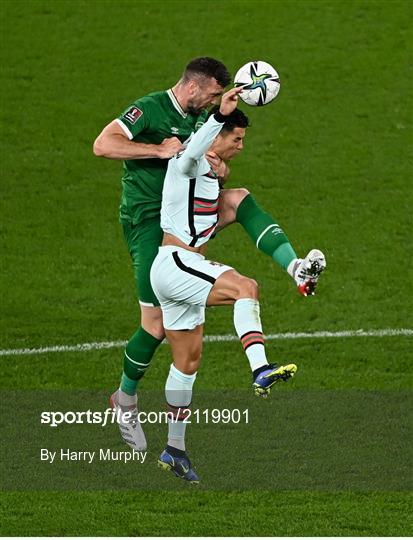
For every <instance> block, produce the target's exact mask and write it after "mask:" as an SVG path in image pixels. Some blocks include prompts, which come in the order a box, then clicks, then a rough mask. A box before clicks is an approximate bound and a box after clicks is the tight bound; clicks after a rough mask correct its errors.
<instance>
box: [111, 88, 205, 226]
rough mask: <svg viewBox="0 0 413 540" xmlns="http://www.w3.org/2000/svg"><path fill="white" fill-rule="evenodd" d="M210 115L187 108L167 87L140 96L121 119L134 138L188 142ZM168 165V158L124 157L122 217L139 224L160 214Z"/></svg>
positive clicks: (146, 141)
mask: <svg viewBox="0 0 413 540" xmlns="http://www.w3.org/2000/svg"><path fill="white" fill-rule="evenodd" d="M206 116H207V113H206V112H202V113H201V114H199V115H193V114H190V113H186V112H184V111H183V110H182V108H181V106H180V105H179V103H178V101H177V99H176V98H175V96H174V94H173V92H172V90H167V91H164V92H154V93H152V94H149V95H147V96H144V97H142V98H139V99H137V100H136V101H135V102H134V103H133V104H132V105H131V106H130V107H128V108H127V109H126V111H125V112H124V113H123V114H122V115H121V116H119V118H117V122H118V124H119V125H120V126H121V128H122V129H123V131H124V132H125V134H126V135H127V137H128V138H129V139H130V140H133V141H135V142H139V143H146V144H161V142H162V141H163V140H164V139H165V138H169V137H178V139H179V140H180V141H181V142H184V141H185V140H186V139H188V137H189V136H190V135H191V133H193V132H194V131H196V130H197V129H199V127H201V125H202V124H203V123H204V121H205V119H206ZM167 166H168V160H167V159H131V160H126V161H124V174H123V177H122V188H123V189H122V199H121V205H120V217H121V219H124V220H127V221H129V222H131V223H132V224H133V225H137V224H138V223H141V222H142V221H143V220H144V219H147V218H153V217H159V215H160V210H161V199H162V188H163V182H164V179H165V174H166V169H167Z"/></svg>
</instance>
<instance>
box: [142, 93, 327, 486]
mask: <svg viewBox="0 0 413 540" xmlns="http://www.w3.org/2000/svg"><path fill="white" fill-rule="evenodd" d="M240 91H242V89H240V88H234V89H232V90H230V91H229V92H227V93H226V94H224V96H223V97H222V102H221V105H220V107H219V110H218V111H217V112H215V113H214V114H212V115H211V116H210V117H209V119H208V121H207V122H206V123H205V124H204V126H202V127H201V128H200V129H199V131H197V132H196V133H195V134H194V135H193V136H192V138H191V140H190V141H189V143H188V144H187V147H186V149H185V150H184V151H183V152H180V153H179V154H177V155H175V156H174V157H173V158H172V159H171V160H170V162H169V165H168V170H167V173H166V177H165V183H164V188H163V194H162V209H161V226H162V229H163V231H164V239H163V244H162V246H161V247H160V248H159V253H158V255H157V257H156V258H155V260H154V262H153V265H152V268H151V284H152V287H153V290H154V291H155V294H156V296H157V297H158V300H159V302H160V304H161V309H162V315H163V324H164V328H165V331H166V336H167V339H168V342H169V344H170V346H171V349H172V355H173V364H172V365H171V368H170V372H169V376H168V379H167V381H166V386H165V392H166V400H167V403H168V408H169V411H170V413H171V415H172V418H173V419H172V420H171V421H169V422H168V444H167V447H166V449H165V450H164V451H163V452H162V454H161V456H160V458H159V460H158V464H159V465H160V466H161V467H162V468H164V469H168V470H172V471H173V472H174V473H175V474H176V475H177V476H180V477H182V478H184V479H186V480H188V481H190V482H192V483H197V482H199V478H198V476H197V474H196V472H195V471H194V470H193V468H192V466H191V463H190V461H189V459H188V456H187V455H186V452H185V427H186V424H185V418H186V416H187V415H188V410H189V409H188V407H189V405H190V403H191V399H192V386H193V383H194V381H195V377H196V373H197V370H198V366H199V362H200V359H201V350H202V337H203V323H204V320H205V307H206V306H219V305H226V304H233V305H234V326H235V329H236V332H237V334H238V336H239V338H240V341H241V343H242V345H243V347H244V350H245V353H246V355H247V358H248V360H249V363H250V367H251V370H252V373H253V388H254V392H255V394H256V395H258V396H261V397H267V396H268V394H269V393H270V389H271V387H272V386H273V385H274V384H275V383H277V382H278V381H281V380H282V381H287V380H288V379H289V378H291V377H292V376H293V375H294V373H295V372H296V370H297V367H296V365H295V364H288V365H286V366H276V365H274V364H269V363H268V361H267V358H266V354H265V346H264V338H263V333H262V326H261V320H260V309H259V302H258V285H257V283H256V282H255V281H254V280H253V279H251V278H248V277H245V276H243V275H241V274H239V273H238V272H237V271H236V270H234V269H233V268H231V267H229V266H226V265H222V264H220V263H217V262H214V261H209V260H207V259H205V257H204V255H203V253H204V252H205V248H206V245H207V242H208V240H209V239H210V238H211V235H212V234H213V233H214V231H215V230H216V229H217V228H218V227H220V226H222V225H223V226H225V225H226V224H227V223H226V222H224V223H222V222H221V223H220V220H219V214H218V198H219V183H218V178H217V177H216V175H215V174H214V173H213V171H212V170H211V167H210V165H209V163H208V161H207V159H206V157H205V153H206V152H207V151H208V149H210V150H212V151H213V152H215V153H216V154H217V155H218V156H220V157H221V158H222V159H224V160H225V161H227V160H230V159H232V158H233V157H234V156H235V155H237V154H238V153H239V152H240V151H241V150H242V147H243V139H244V137H245V131H246V128H247V126H248V119H247V117H246V116H245V115H244V114H243V113H242V111H240V110H238V109H237V108H236V107H237V102H238V94H239V93H240ZM281 233H282V231H281ZM281 233H280V234H281ZM276 234H278V232H277V233H276ZM282 234H283V233H282ZM314 251H317V252H318V250H313V252H314ZM310 253H311V252H310ZM318 254H320V255H319V257H318V259H317V257H316V256H313V259H312V261H311V265H310V266H311V267H308V268H307V266H308V264H307V263H308V260H307V258H308V256H307V258H306V259H304V260H301V259H294V260H292V261H291V264H290V265H289V266H290V268H289V273H292V272H293V270H294V269H295V271H296V272H297V268H298V267H299V269H300V272H304V273H305V272H308V273H310V274H311V273H312V275H313V278H315V279H316V277H318V274H319V273H320V272H321V270H322V269H323V268H324V266H325V262H324V266H323V259H324V257H323V256H322V254H321V252H318ZM313 255H314V254H313ZM316 255H317V254H316ZM297 265H298V266H297ZM316 274H317V276H316ZM291 275H293V274H291ZM307 278H308V275H307Z"/></svg>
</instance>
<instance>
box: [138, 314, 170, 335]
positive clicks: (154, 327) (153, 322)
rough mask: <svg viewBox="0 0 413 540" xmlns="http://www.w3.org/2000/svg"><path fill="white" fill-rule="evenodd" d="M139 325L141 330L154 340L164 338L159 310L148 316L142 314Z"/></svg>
mask: <svg viewBox="0 0 413 540" xmlns="http://www.w3.org/2000/svg"><path fill="white" fill-rule="evenodd" d="M141 324H142V327H143V329H144V330H145V331H146V332H148V334H151V335H152V336H153V337H155V338H156V339H164V338H165V330H164V327H163V321H162V311H161V310H160V309H159V310H156V312H155V313H151V314H150V315H148V314H143V313H142V320H141Z"/></svg>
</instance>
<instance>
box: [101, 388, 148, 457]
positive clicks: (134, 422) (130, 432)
mask: <svg viewBox="0 0 413 540" xmlns="http://www.w3.org/2000/svg"><path fill="white" fill-rule="evenodd" d="M130 397H131V400H133V397H132V396H130ZM134 398H135V399H134V403H133V404H132V405H120V404H119V390H116V392H114V393H113V394H112V395H111V396H110V400H109V404H110V406H111V407H112V409H114V410H115V412H116V418H117V421H118V425H119V431H120V434H121V437H122V439H123V440H124V441H125V443H126V444H128V445H129V446H130V447H131V448H133V449H134V450H138V451H145V450H146V447H147V444H146V437H145V433H144V432H143V429H142V426H141V425H140V423H139V421H138V398H137V396H136V395H135V396H134ZM119 411H121V412H122V413H126V412H130V413H132V414H131V417H130V418H128V419H127V420H125V419H123V418H122V414H120V412H119Z"/></svg>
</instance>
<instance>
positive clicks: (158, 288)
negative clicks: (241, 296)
mask: <svg viewBox="0 0 413 540" xmlns="http://www.w3.org/2000/svg"><path fill="white" fill-rule="evenodd" d="M227 270H232V268H231V267H230V266H226V265H225V264H220V263H217V262H213V261H208V260H206V259H205V257H204V256H203V255H200V254H199V253H194V252H193V251H188V250H187V249H183V248H179V247H176V246H161V247H160V248H159V252H158V255H157V256H156V257H155V260H154V261H153V264H152V268H151V285H152V288H153V290H154V292H155V294H156V296H157V298H158V300H159V302H160V304H161V308H162V315H163V325H164V327H165V328H166V329H167V330H192V329H194V328H195V327H196V326H198V325H200V324H203V323H204V321H205V306H206V302H207V298H208V295H209V293H210V291H211V289H212V287H213V286H214V283H215V280H216V279H217V278H219V276H220V275H221V274H223V273H224V272H226V271H227Z"/></svg>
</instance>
